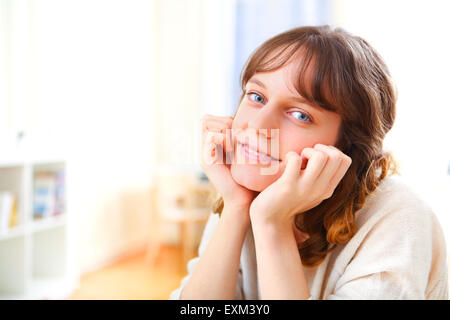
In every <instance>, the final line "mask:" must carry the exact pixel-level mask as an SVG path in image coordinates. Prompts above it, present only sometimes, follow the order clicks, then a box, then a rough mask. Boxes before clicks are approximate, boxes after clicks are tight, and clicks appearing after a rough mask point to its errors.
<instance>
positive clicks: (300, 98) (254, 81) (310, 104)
mask: <svg viewBox="0 0 450 320" xmlns="http://www.w3.org/2000/svg"><path fill="white" fill-rule="evenodd" d="M248 82H249V83H250V82H252V83H254V84H256V85H258V86H260V87H262V88H264V89H267V88H266V86H265V84H264V83H262V82H261V81H260V80H258V79H255V78H251V79H250V80H248ZM289 100H292V101H295V102H299V103H303V104H307V105H308V106H311V107H313V108H314V109H317V110H319V111H322V110H321V108H320V107H319V106H317V105H314V104H312V103H311V102H309V101H308V100H306V99H305V98H303V97H295V96H290V97H289Z"/></svg>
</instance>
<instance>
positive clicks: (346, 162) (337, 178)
mask: <svg viewBox="0 0 450 320" xmlns="http://www.w3.org/2000/svg"><path fill="white" fill-rule="evenodd" d="M343 155H344V156H343V157H342V161H341V164H340V166H339V168H338V169H337V170H336V173H335V174H334V176H333V177H332V178H331V180H330V184H331V185H333V186H335V187H336V186H337V185H338V184H339V182H341V180H342V178H344V176H345V174H346V173H347V171H348V169H349V168H350V165H351V164H352V159H351V158H350V157H349V156H347V155H346V154H343Z"/></svg>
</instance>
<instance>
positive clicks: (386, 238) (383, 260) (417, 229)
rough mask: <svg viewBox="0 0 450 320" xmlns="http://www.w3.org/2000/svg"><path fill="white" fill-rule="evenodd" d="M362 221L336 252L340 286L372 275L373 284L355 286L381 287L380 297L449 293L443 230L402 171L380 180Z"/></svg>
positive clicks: (363, 210) (360, 217) (359, 219)
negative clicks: (409, 184)
mask: <svg viewBox="0 0 450 320" xmlns="http://www.w3.org/2000/svg"><path fill="white" fill-rule="evenodd" d="M356 222H357V223H356V233H355V235H354V236H353V237H352V239H350V241H349V242H348V243H346V244H344V245H340V248H341V250H338V251H337V252H336V254H338V256H337V258H336V263H335V268H336V270H337V272H336V274H338V275H339V281H338V282H337V284H336V288H340V287H344V286H346V287H347V288H349V285H348V284H349V283H352V282H354V281H355V280H356V279H366V280H364V281H367V283H369V284H370V285H369V284H368V285H367V286H364V285H363V283H362V282H361V281H359V282H355V285H356V283H358V286H359V285H361V288H366V287H367V288H369V287H370V288H377V289H376V291H378V293H375V292H373V290H372V291H370V292H371V293H370V295H374V296H377V297H378V296H380V297H385V298H386V297H394V298H398V297H403V298H405V297H410V298H411V297H413V298H414V297H415V298H417V297H421V298H423V297H424V296H425V295H426V296H428V297H431V296H433V295H435V292H437V291H436V290H438V289H439V288H441V289H442V290H443V291H442V290H441V289H439V290H441V291H442V292H444V293H442V294H438V296H445V295H446V290H447V289H446V288H447V280H446V279H447V267H446V256H447V251H446V245H445V240H444V235H443V231H442V229H441V226H440V224H439V222H438V220H437V219H436V216H435V214H434V213H433V211H432V209H431V207H430V206H429V205H428V204H427V202H426V201H425V200H424V199H423V198H422V197H421V196H420V195H419V194H418V193H417V192H416V191H415V190H414V189H413V188H412V187H411V186H408V184H407V183H405V181H404V180H403V179H402V178H401V176H389V177H387V178H385V180H383V181H382V182H381V183H380V185H379V186H378V188H377V189H376V190H375V191H374V192H372V193H371V194H370V195H369V196H368V197H367V199H366V202H365V204H364V206H363V207H362V208H361V209H360V210H359V211H358V212H357V214H356ZM350 287H351V286H350ZM352 288H353V287H352ZM367 288H366V289H367ZM436 288H438V289H436ZM353 289H354V288H353ZM353 289H352V290H353ZM355 290H356V289H355ZM358 290H359V289H358ZM361 294H362V293H361ZM364 294H365V293H364Z"/></svg>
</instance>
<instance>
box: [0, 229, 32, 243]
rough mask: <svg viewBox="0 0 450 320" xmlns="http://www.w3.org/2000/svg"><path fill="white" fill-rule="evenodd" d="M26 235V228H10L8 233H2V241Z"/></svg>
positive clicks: (0, 235)
mask: <svg viewBox="0 0 450 320" xmlns="http://www.w3.org/2000/svg"><path fill="white" fill-rule="evenodd" d="M25 234H26V229H25V226H23V225H22V226H16V227H13V228H9V229H8V230H6V231H3V232H1V233H0V241H2V240H7V239H12V238H15V237H20V236H24V235H25Z"/></svg>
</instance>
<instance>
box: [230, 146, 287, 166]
mask: <svg viewBox="0 0 450 320" xmlns="http://www.w3.org/2000/svg"><path fill="white" fill-rule="evenodd" d="M238 145H239V148H240V149H241V150H242V153H243V154H244V156H245V158H246V159H249V160H255V161H256V162H258V163H263V164H267V163H270V162H272V161H276V162H279V161H280V160H278V159H275V158H274V157H271V156H269V155H267V154H265V153H261V152H257V151H255V150H253V149H250V148H249V146H248V145H246V144H242V143H240V142H239V143H238Z"/></svg>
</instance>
